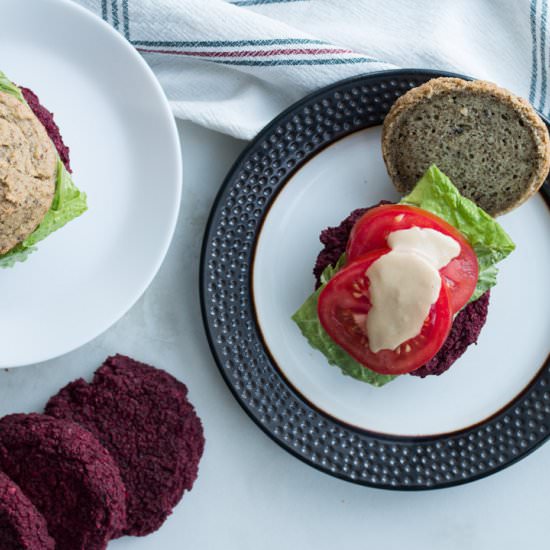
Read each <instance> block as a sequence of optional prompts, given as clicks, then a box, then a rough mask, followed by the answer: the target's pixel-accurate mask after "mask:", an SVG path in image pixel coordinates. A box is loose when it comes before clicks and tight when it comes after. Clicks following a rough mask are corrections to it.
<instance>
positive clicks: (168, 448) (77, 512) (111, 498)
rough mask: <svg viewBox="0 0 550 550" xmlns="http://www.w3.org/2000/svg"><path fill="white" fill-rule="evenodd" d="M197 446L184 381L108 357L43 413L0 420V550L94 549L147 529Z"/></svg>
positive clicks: (167, 508) (158, 519)
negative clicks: (87, 378)
mask: <svg viewBox="0 0 550 550" xmlns="http://www.w3.org/2000/svg"><path fill="white" fill-rule="evenodd" d="M203 449H204V437H203V431H202V424H201V421H200V419H199V418H198V417H197V415H196V413H195V410H194V408H193V406H192V405H191V404H190V403H189V401H188V400H187V388H186V387H185V385H183V384H182V383H181V382H179V381H178V380H176V379H175V378H174V377H173V376H171V375H169V374H168V373H166V372H164V371H161V370H159V369H156V368H154V367H151V366H149V365H145V364H143V363H139V362H137V361H134V360H133V359H130V358H129V357H125V356H122V355H116V356H114V357H110V358H108V359H107V360H106V361H105V363H104V364H103V365H102V366H101V367H100V368H99V369H98V370H97V371H96V373H95V375H94V378H93V381H92V382H91V383H87V382H85V381H84V380H82V379H80V380H76V381H75V382H72V383H70V384H68V385H67V386H66V387H65V388H63V389H62V390H61V391H60V392H59V393H58V394H57V395H56V396H54V397H52V398H51V399H50V400H49V402H48V404H47V406H46V414H13V415H9V416H6V417H4V418H2V419H0V548H1V549H2V550H49V549H53V548H56V549H57V550H102V549H104V548H105V547H106V546H107V544H108V542H109V540H111V539H112V538H116V537H119V536H122V535H135V536H142V535H146V534H148V533H151V532H153V531H155V530H157V529H158V528H159V527H160V526H161V525H162V523H163V522H164V520H165V519H166V518H167V516H168V515H169V514H170V513H171V511H172V509H173V507H174V506H175V505H176V504H177V503H178V502H179V500H180V499H181V497H182V496H183V493H184V491H186V490H190V489H191V488H192V486H193V483H194V481H195V479H196V478H197V474H198V464H199V461H200V458H201V456H202V452H203ZM54 541H55V542H54Z"/></svg>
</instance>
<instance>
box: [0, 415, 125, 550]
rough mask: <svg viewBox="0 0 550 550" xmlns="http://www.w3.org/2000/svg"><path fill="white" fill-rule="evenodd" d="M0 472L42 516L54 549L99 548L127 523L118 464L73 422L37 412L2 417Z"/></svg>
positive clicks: (0, 428)
mask: <svg viewBox="0 0 550 550" xmlns="http://www.w3.org/2000/svg"><path fill="white" fill-rule="evenodd" d="M0 470H2V471H4V472H5V473H6V474H7V475H8V476H9V477H10V478H11V479H13V480H14V481H15V482H16V483H17V484H18V485H19V487H21V490H22V491H23V492H24V493H25V495H27V497H28V498H29V500H31V502H32V503H33V504H34V505H35V506H36V508H37V509H38V510H39V512H40V513H41V514H42V515H43V516H44V518H45V519H46V521H47V524H48V530H49V532H50V535H51V536H52V537H53V538H54V539H55V542H56V546H55V548H56V549H57V550H103V549H104V548H105V547H106V546H107V543H108V541H109V540H110V539H111V538H112V536H113V534H114V533H115V532H117V531H119V530H120V529H122V528H123V527H124V525H125V523H126V494H125V489H124V485H123V483H122V480H121V478H120V474H119V470H118V467H117V465H116V464H115V462H114V460H113V458H112V457H111V455H110V454H109V453H108V452H107V451H106V450H105V448H104V447H103V446H102V445H101V444H100V443H99V442H98V441H97V439H96V438H95V437H93V436H92V434H90V433H89V432H88V431H86V430H84V429H83V428H81V427H80V426H78V425H77V424H75V423H73V422H68V421H66V420H58V419H56V418H52V417H50V416H46V415H40V414H12V415H9V416H5V417H4V418H2V419H0Z"/></svg>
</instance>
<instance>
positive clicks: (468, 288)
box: [346, 204, 479, 313]
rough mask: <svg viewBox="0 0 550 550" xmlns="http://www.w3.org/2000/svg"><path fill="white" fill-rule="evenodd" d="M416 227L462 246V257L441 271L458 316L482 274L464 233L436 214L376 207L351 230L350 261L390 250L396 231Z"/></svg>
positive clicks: (395, 206) (409, 208)
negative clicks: (445, 236) (433, 232)
mask: <svg viewBox="0 0 550 550" xmlns="http://www.w3.org/2000/svg"><path fill="white" fill-rule="evenodd" d="M414 226H416V227H420V228H427V229H435V230H436V231H440V232H441V233H443V234H444V235H448V236H449V237H452V238H453V239H455V240H456V241H458V243H459V244H460V254H459V255H458V256H457V257H456V258H454V259H453V260H451V261H450V262H449V263H448V264H447V265H446V266H445V267H444V268H442V269H441V270H440V273H441V276H442V277H443V281H444V282H445V285H446V286H447V288H448V289H449V295H450V300H451V308H452V310H453V312H455V313H456V312H457V311H459V310H460V309H462V308H463V307H464V306H465V305H466V304H467V303H468V300H469V299H470V297H471V296H472V294H473V292H474V290H475V287H476V284H477V277H478V271H479V267H478V263H477V256H476V253H475V252H474V250H473V249H472V247H471V246H470V244H469V243H468V241H467V240H466V239H465V238H464V237H463V236H462V233H460V231H458V230H457V229H455V228H454V227H453V226H452V225H450V224H448V223H447V222H446V221H445V220H442V219H441V218H440V217H439V216H436V215H435V214H431V213H430V212H428V211H426V210H422V209H421V208H416V207H414V206H407V205H404V204H385V205H383V206H378V207H376V208H372V209H371V210H369V211H368V212H365V214H364V215H363V216H362V217H361V218H359V220H358V221H357V223H356V224H355V225H354V226H353V229H352V230H351V234H350V237H349V239H348V244H347V248H346V256H347V261H348V262H353V261H354V260H356V259H357V258H359V257H361V256H363V255H364V254H365V253H367V252H369V251H370V250H376V249H379V248H387V246H388V245H387V242H386V240H387V238H388V235H389V234H390V233H391V232H392V231H397V230H401V229H410V228H411V227H414Z"/></svg>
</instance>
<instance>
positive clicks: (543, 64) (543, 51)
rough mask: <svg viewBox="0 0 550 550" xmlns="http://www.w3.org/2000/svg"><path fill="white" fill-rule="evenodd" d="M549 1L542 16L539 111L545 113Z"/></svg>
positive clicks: (543, 6)
mask: <svg viewBox="0 0 550 550" xmlns="http://www.w3.org/2000/svg"><path fill="white" fill-rule="evenodd" d="M547 16H548V0H542V15H541V18H540V66H541V71H542V85H541V91H540V105H539V111H541V112H543V111H544V106H545V104H546V80H547V78H546V76H547V72H548V71H547V67H546V33H547V30H548V25H547V19H548V17H547Z"/></svg>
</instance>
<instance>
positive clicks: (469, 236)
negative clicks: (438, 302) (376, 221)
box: [401, 165, 515, 301]
mask: <svg viewBox="0 0 550 550" xmlns="http://www.w3.org/2000/svg"><path fill="white" fill-rule="evenodd" d="M401 203H402V204H410V205H412V206H418V207H419V208H423V209H424V210H428V211H429V212H432V213H433V214H436V215H437V216H439V217H440V218H443V219H444V220H445V221H446V222H447V223H450V224H451V225H452V226H454V227H456V228H457V229H458V230H459V231H460V232H461V233H462V234H463V235H464V237H465V238H466V240H467V241H468V242H469V243H470V245H471V246H472V248H473V249H474V251H475V253H476V255H477V260H478V263H479V278H478V282H477V286H476V289H475V292H474V294H473V296H472V298H471V299H470V301H474V300H477V299H478V298H479V297H480V296H481V295H482V294H483V293H484V292H486V291H487V290H489V289H490V288H491V287H492V286H494V285H495V284H496V275H497V272H498V270H497V268H496V267H495V264H496V263H498V262H500V261H502V260H503V259H504V258H506V256H508V255H509V254H510V253H511V252H512V251H513V250H514V248H515V245H514V243H513V242H512V239H510V237H509V236H508V234H507V233H506V232H505V231H504V229H502V227H501V226H500V225H499V224H498V223H497V222H496V221H495V220H494V219H493V218H492V217H491V216H489V214H487V213H486V212H485V211H484V210H482V209H481V208H479V206H477V205H476V204H475V203H474V202H472V201H471V200H469V199H467V198H466V197H463V196H462V195H461V194H460V193H459V191H458V189H457V188H456V187H455V186H454V185H453V184H452V183H451V180H450V179H449V178H448V177H447V176H446V175H445V174H444V173H443V172H441V171H440V170H439V169H438V168H437V166H435V165H432V166H430V167H429V168H428V170H427V171H426V173H425V174H424V175H423V176H422V178H421V179H420V181H419V182H418V183H417V184H416V186H415V187H414V189H413V190H412V191H411V192H410V193H409V194H408V195H407V196H406V197H403V199H402V200H401Z"/></svg>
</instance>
